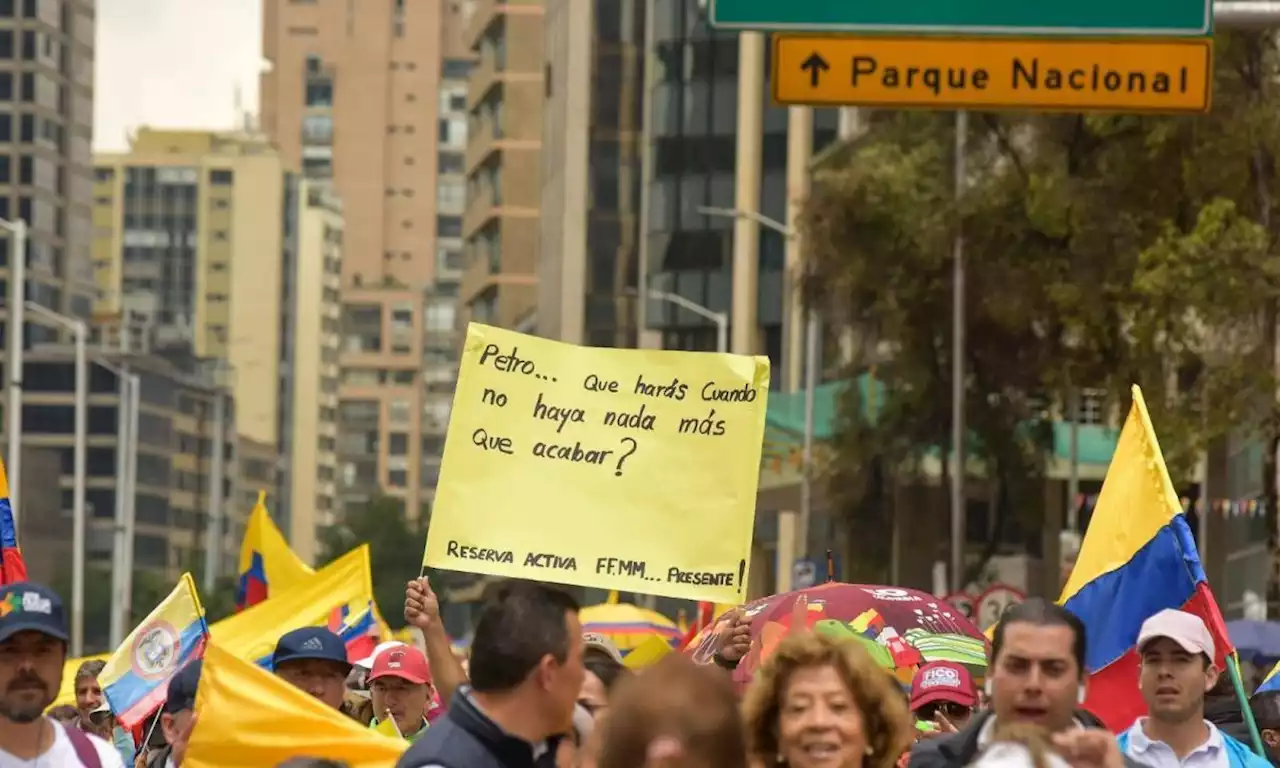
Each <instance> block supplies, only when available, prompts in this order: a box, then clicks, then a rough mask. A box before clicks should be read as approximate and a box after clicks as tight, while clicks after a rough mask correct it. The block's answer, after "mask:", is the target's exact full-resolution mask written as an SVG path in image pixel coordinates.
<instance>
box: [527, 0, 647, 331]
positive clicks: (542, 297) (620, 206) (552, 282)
mask: <svg viewBox="0 0 1280 768" xmlns="http://www.w3.org/2000/svg"><path fill="white" fill-rule="evenodd" d="M644 15H645V14H644V3H643V2H640V1H639V0H616V1H615V2H607V3H594V4H591V3H581V2H577V0H547V2H546V24H545V40H544V43H543V50H544V53H545V55H546V67H545V68H544V75H545V77H546V88H545V93H546V103H545V104H544V105H543V130H542V137H543V138H542V204H541V242H540V247H539V252H538V334H539V335H541V336H546V337H549V338H554V339H560V340H562V341H568V342H571V343H574V344H589V345H592V346H609V347H634V346H636V341H637V334H636V328H635V320H636V308H635V301H636V298H635V296H634V293H633V292H634V290H635V288H636V277H637V274H638V269H639V236H640V190H641V184H640V174H641V167H642V166H641V162H640V149H641V147H642V146H643V144H642V130H643V119H642V118H643V109H644V60H645V55H644V54H645V49H644Z"/></svg>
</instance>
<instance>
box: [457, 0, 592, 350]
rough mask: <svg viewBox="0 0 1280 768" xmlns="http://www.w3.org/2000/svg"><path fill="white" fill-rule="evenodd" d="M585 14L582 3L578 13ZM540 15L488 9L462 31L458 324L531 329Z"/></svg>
mask: <svg viewBox="0 0 1280 768" xmlns="http://www.w3.org/2000/svg"><path fill="white" fill-rule="evenodd" d="M583 5H584V7H585V5H587V4H585V3H584V4H583ZM543 34H544V33H543V8H542V4H541V3H540V2H524V3H501V2H485V3H482V4H480V5H478V6H477V7H476V11H475V14H474V16H473V17H472V19H471V23H470V25H469V26H468V27H467V31H466V40H467V44H468V46H469V47H470V49H471V50H472V51H474V52H475V55H476V66H475V68H474V69H473V70H472V71H471V76H470V80H469V86H468V90H467V106H468V109H469V110H470V115H471V117H470V128H469V130H468V131H467V154H466V168H467V211H466V215H465V216H464V217H463V221H462V236H463V238H464V239H465V241H466V261H467V264H466V271H465V273H464V274H463V278H462V285H461V299H460V300H461V303H462V305H463V306H464V307H465V308H466V311H465V312H464V315H465V318H464V320H474V321H476V322H481V323H488V324H490V325H499V326H503V327H506V328H515V329H518V330H530V331H531V330H533V329H534V327H535V325H536V308H537V300H538V296H537V254H538V238H539V212H538V204H539V200H540V197H541V187H542V181H541V174H542V161H541V159H540V153H541V151H542V106H543V99H544V97H545V96H544V84H543V64H544V62H543V56H542V46H543Z"/></svg>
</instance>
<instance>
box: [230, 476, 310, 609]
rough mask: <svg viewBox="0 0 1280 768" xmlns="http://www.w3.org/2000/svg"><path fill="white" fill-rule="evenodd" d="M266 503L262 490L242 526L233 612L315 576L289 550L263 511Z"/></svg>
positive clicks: (265, 496)
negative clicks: (234, 608)
mask: <svg viewBox="0 0 1280 768" xmlns="http://www.w3.org/2000/svg"><path fill="white" fill-rule="evenodd" d="M266 501H267V493H266V491H258V503H257V504H255V505H254V506H253V511H252V512H250V513H249V522H248V523H247V524H246V525H245V529H244V541H243V542H241V544H240V579H239V582H238V583H237V586H236V609H237V610H243V609H245V608H248V607H249V606H251V605H257V604H258V603H260V602H262V601H263V600H266V599H267V598H268V597H270V596H271V595H272V593H273V592H275V593H279V592H284V591H288V590H290V589H292V588H293V587H295V586H297V585H298V584H300V583H301V582H302V581H304V580H305V579H306V578H307V577H309V576H311V575H312V574H313V573H315V572H314V571H313V570H312V569H311V568H308V567H307V565H306V564H305V563H303V562H302V560H301V559H300V558H299V557H298V556H297V555H296V554H295V553H294V551H293V550H292V549H291V548H290V547H289V543H288V542H287V541H285V538H284V534H282V533H280V529H279V528H277V527H276V524H275V521H273V520H272V519H271V515H270V513H268V512H267V503H266Z"/></svg>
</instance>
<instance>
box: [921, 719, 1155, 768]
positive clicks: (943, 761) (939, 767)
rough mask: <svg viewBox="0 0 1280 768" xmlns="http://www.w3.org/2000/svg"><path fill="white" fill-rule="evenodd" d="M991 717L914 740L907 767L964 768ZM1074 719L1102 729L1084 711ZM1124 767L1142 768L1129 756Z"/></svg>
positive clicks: (973, 756) (975, 753) (969, 761)
mask: <svg viewBox="0 0 1280 768" xmlns="http://www.w3.org/2000/svg"><path fill="white" fill-rule="evenodd" d="M990 718H991V712H982V713H979V714H977V715H974V717H973V719H972V720H970V721H969V724H968V725H966V726H965V727H964V728H963V729H962V730H961V731H959V732H958V733H953V734H951V735H949V736H937V737H935V738H932V739H923V740H921V741H917V742H916V744H915V746H913V747H912V748H911V759H910V762H908V765H909V766H910V768H964V766H966V765H968V764H969V763H971V762H973V761H974V759H975V758H976V757H977V756H978V734H980V733H981V732H982V726H983V725H985V724H986V722H987V720H989V719H990ZM1076 720H1077V721H1078V722H1079V723H1080V724H1081V725H1083V726H1085V727H1086V728H1101V727H1103V725H1102V722H1101V721H1100V720H1098V718H1096V717H1094V716H1093V715H1091V714H1089V713H1088V712H1086V711H1085V710H1083V709H1081V710H1076ZM1124 762H1125V766H1126V768H1141V767H1140V765H1139V764H1138V763H1137V762H1135V761H1133V760H1131V759H1130V758H1129V757H1128V756H1125V758H1124Z"/></svg>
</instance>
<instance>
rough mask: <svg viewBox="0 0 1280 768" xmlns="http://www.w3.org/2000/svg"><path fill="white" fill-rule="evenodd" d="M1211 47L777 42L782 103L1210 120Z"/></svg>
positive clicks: (1201, 43) (807, 38)
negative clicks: (1203, 115) (1198, 115)
mask: <svg viewBox="0 0 1280 768" xmlns="http://www.w3.org/2000/svg"><path fill="white" fill-rule="evenodd" d="M1212 73H1213V41H1212V39H1210V38H1203V37H1202V38H1186V39H1175V40H1142V39H1140V40H1133V39H1130V40H1124V41H1116V40H1062V39H1052V38H1048V39H1046V38H1039V39H1009V38H919V37H917V38H910V37H825V36H818V35H777V36H775V37H774V51H773V94H774V99H775V100H776V101H777V102H778V103H780V104H813V105H833V104H839V105H845V104H849V105H856V106H880V107H884V106H889V107H926V108H934V109H979V110H992V109H1027V110H1039V111H1063V112H1080V111H1095V110H1096V111H1116V112H1163V113H1190V112H1206V111H1208V109H1209V101H1210V88H1211V84H1212V80H1213V76H1212Z"/></svg>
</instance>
